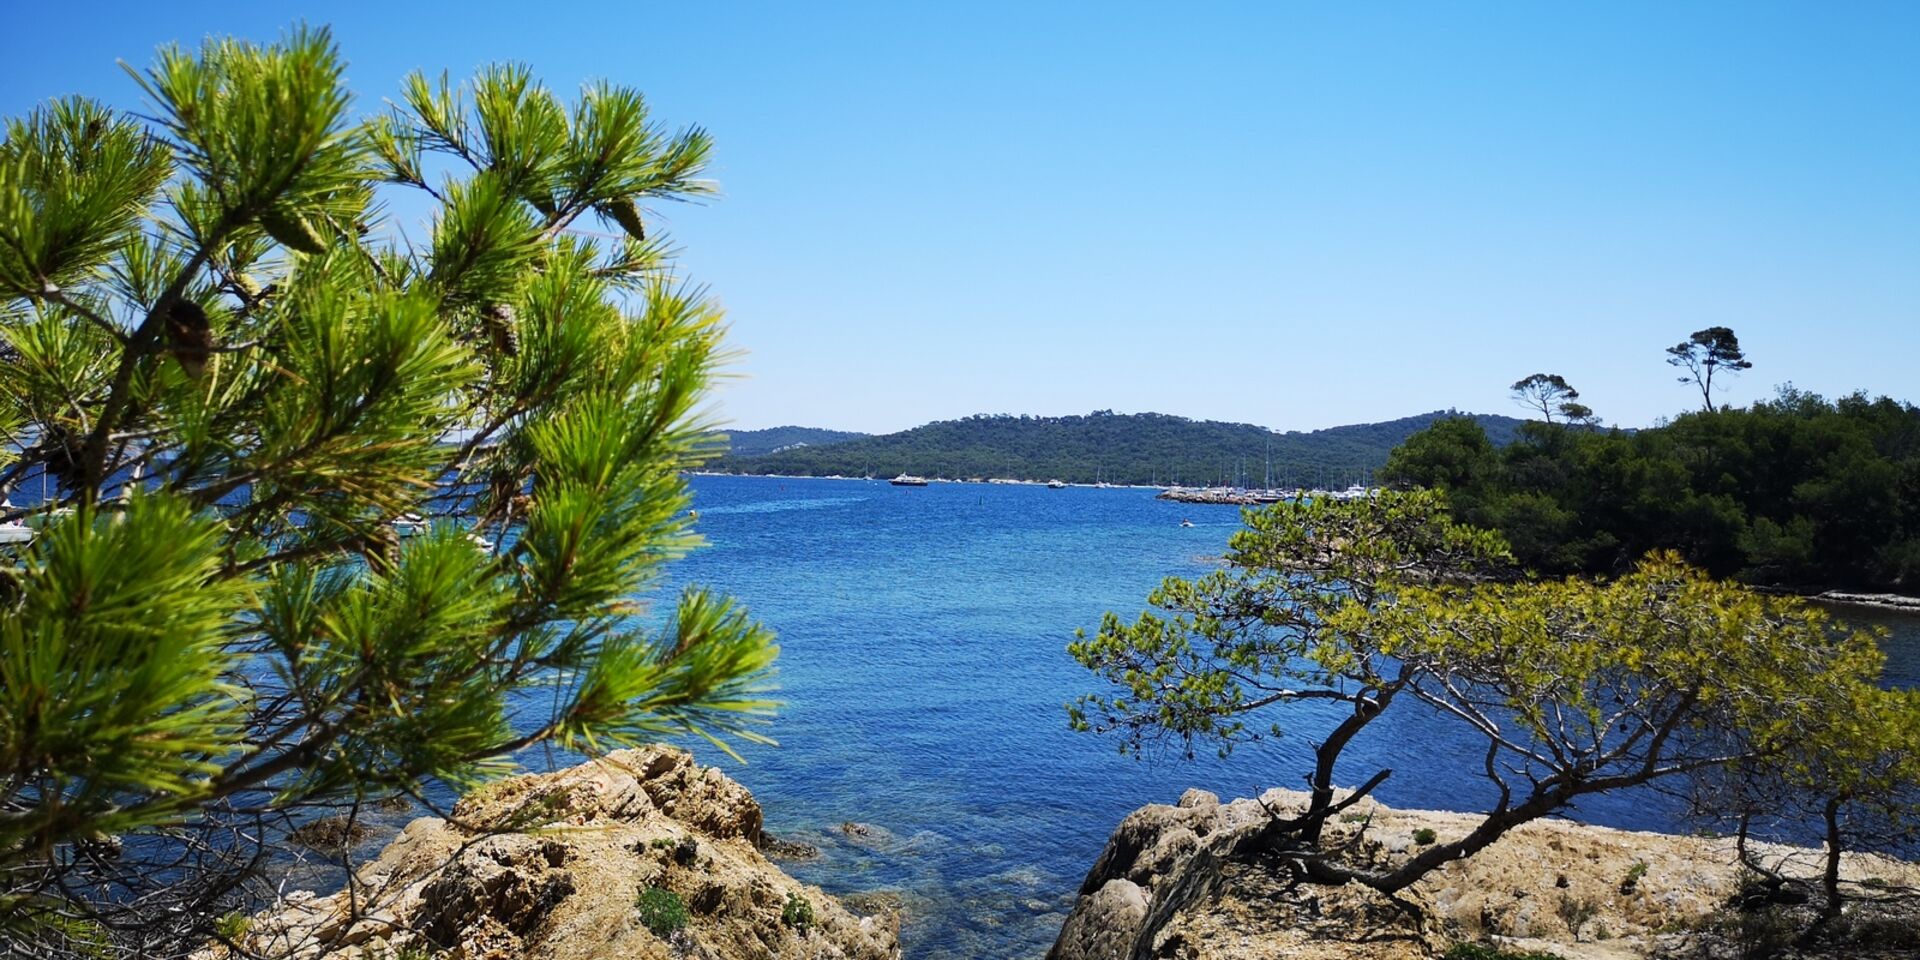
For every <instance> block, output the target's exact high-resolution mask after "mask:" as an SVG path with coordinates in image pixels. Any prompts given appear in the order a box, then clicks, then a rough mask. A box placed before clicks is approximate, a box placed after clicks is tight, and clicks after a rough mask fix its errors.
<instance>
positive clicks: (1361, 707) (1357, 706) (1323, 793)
mask: <svg viewBox="0 0 1920 960" xmlns="http://www.w3.org/2000/svg"><path fill="white" fill-rule="evenodd" d="M1395 692H1396V690H1395V688H1392V687H1388V688H1386V689H1384V690H1382V691H1380V692H1379V693H1378V694H1376V695H1375V696H1374V698H1373V699H1372V700H1371V701H1368V700H1365V699H1362V700H1359V701H1357V702H1355V703H1354V705H1353V713H1351V714H1349V715H1348V716H1347V717H1346V718H1345V719H1343V720H1341V721H1340V725H1339V726H1337V727H1334V728H1333V732H1332V733H1330V734H1328V735H1327V739H1326V740H1324V741H1322V742H1321V744H1320V746H1318V747H1316V748H1314V751H1313V775H1312V776H1311V777H1309V778H1308V780H1307V786H1308V788H1309V789H1310V790H1311V791H1312V794H1313V796H1312V799H1311V800H1309V801H1308V802H1307V812H1306V813H1305V814H1304V815H1303V816H1302V817H1301V818H1300V834H1299V835H1300V838H1301V839H1302V840H1304V841H1305V842H1307V843H1308V844H1317V843H1319V842H1320V830H1321V828H1322V827H1324V826H1325V825H1326V822H1327V816H1328V812H1329V811H1330V810H1331V809H1332V808H1333V765H1334V763H1335V762H1337V761H1338V760H1339V759H1340V751H1342V750H1345V749H1346V747H1347V744H1348V743H1349V742H1351V741H1352V740H1353V738H1354V737H1355V736H1358V735H1359V733H1360V731H1361V730H1363V729H1366V726H1367V724H1369V723H1372V722H1373V718H1375V717H1377V716H1379V715H1380V714H1381V712H1382V711H1384V710H1386V708H1387V704H1388V703H1389V702H1390V701H1392V700H1393V695H1394V693H1395Z"/></svg>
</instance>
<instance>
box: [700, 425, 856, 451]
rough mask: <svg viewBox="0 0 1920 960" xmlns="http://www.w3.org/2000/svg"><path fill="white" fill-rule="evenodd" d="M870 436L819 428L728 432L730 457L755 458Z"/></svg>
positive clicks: (773, 428) (770, 428) (782, 428)
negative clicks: (765, 454) (764, 454)
mask: <svg viewBox="0 0 1920 960" xmlns="http://www.w3.org/2000/svg"><path fill="white" fill-rule="evenodd" d="M867 436H872V434H867V433H855V432H853V431H851V430H822V429H821V428H819V427H768V428H767V429H765V430H729V431H727V451H728V456H730V457H757V456H760V455H761V454H763V453H777V452H779V451H782V450H788V449H794V448H800V447H824V446H827V445H828V444H834V443H845V442H846V441H848V440H858V439H860V438H861V437H867Z"/></svg>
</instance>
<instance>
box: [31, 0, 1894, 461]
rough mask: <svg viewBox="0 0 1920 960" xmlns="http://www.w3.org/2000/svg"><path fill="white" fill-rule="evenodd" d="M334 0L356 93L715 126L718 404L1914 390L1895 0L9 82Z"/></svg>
mask: <svg viewBox="0 0 1920 960" xmlns="http://www.w3.org/2000/svg"><path fill="white" fill-rule="evenodd" d="M303 17H304V18H306V19H308V20H310V21H312V22H314V23H330V24H332V25H333V26H334V28H335V31H336V34H337V36H338V38H339V40H340V42H341V45H342V47H343V49H344V51H345V53H346V56H347V57H348V59H349V60H350V61H351V64H352V67H351V71H350V75H351V79H352V82H353V84H354V86H355V88H356V90H357V92H358V93H359V95H360V100H359V101H358V105H359V106H360V107H361V108H363V109H377V108H378V107H379V106H380V101H381V99H382V98H384V97H388V96H391V95H393V94H394V92H395V91H396V90H397V88H398V81H399V79H400V78H401V76H402V75H404V74H405V73H406V72H407V71H409V70H411V69H414V68H416V67H424V68H427V69H430V70H433V71H438V70H440V69H443V68H444V69H449V70H451V71H453V73H454V74H455V75H456V76H459V75H464V74H467V73H469V72H470V71H471V70H472V68H474V67H475V66H477V65H479V64H482V63H485V62H488V61H493V60H503V59H514V60H523V61H526V62H529V63H531V64H532V65H533V66H534V67H535V68H536V69H537V70H538V71H539V72H540V73H541V74H542V75H543V76H544V77H545V78H546V79H547V81H548V82H549V84H550V85H552V86H553V87H554V88H556V89H557V90H560V91H562V92H563V93H568V94H570V93H571V92H572V91H573V90H575V89H577V84H578V83H579V82H581V81H583V80H588V79H594V78H609V79H612V80H615V81H617V82H621V83H626V84H632V85H634V86H637V87H639V88H641V89H643V90H645V91H646V92H647V93H648V95H649V97H650V99H651V100H652V102H653V103H654V106H655V110H656V113H657V114H658V115H659V116H660V117H662V118H664V119H667V120H669V121H673V122H676V123H678V122H699V123H701V124H704V125H706V126H708V127H709V128H710V129H711V130H712V131H713V132H714V134H715V135H716V137H717V139H718V144H719V163H718V166H717V168H716V170H715V171H714V172H715V175H716V176H717V178H718V179H719V180H720V181H721V183H722V186H723V188H724V191H725V194H724V198H723V199H722V200H721V201H719V202H718V203H717V204H715V205H712V206H706V207H683V206H673V207H670V208H668V209H665V210H662V211H660V212H661V213H662V214H664V215H665V216H666V217H667V218H668V220H669V222H670V226H671V229H672V231H673V233H674V236H675V238H676V239H677V240H678V241H679V242H680V243H681V244H683V245H684V246H685V248H686V256H685V259H684V264H685V267H686V270H687V272H688V274H689V275H690V276H692V277H694V278H696V279H698V280H701V281H704V282H706V283H708V284H710V285H711V286H712V287H713V289H714V291H715V292H716V293H717V294H718V295H719V296H720V298H721V299H722V300H723V301H724V302H725V304H726V305H727V307H728V310H729V314H730V316H731V318H732V323H733V337H734V341H735V343H736V345H738V346H739V347H742V348H744V349H745V350H746V351H748V354H747V356H746V358H745V359H744V360H743V361H741V362H740V363H739V364H738V365H737V367H736V368H735V371H736V373H738V374H740V377H739V378H738V379H736V380H734V381H732V382H729V383H728V384H727V385H726V386H725V387H724V388H723V391H722V393H721V395H720V405H721V408H722V412H723V413H724V414H725V415H726V416H728V417H729V418H731V419H732V421H733V422H734V423H735V424H736V425H737V426H739V427H742V428H751V427H764V426H772V425H776V424H783V423H798V424H804V425H811V426H826V427H839V428H845V429H857V430H869V431H886V430H895V429H901V428H905V427H909V426H913V425H915V424H918V423H921V422H924V421H927V420H931V419H944V418H949V417H955V416H964V415H967V414H971V413H983V412H984V413H999V412H1008V413H1035V414H1062V413H1084V412H1086V411H1089V410H1093V409H1097V408H1113V409H1116V410H1119V411H1122V412H1135V411H1144V410H1154V411H1160V412H1166V413H1178V414H1183V415H1187V416H1192V417H1203V418H1210V419H1225V420H1236V421H1249V422H1255V423H1262V424H1267V425H1270V426H1274V427H1277V428H1281V429H1310V428H1316V427H1322V426H1329V425H1334V424H1339V423H1349V422H1356V421H1366V420H1379V419H1386V418H1391V417H1396V416H1402V415H1406V414H1411V413H1416V412H1421V411H1426V410H1432V409H1435V408H1441V407H1449V406H1451V407H1459V408H1462V409H1471V410H1477V411H1489V412H1513V411H1514V410H1515V408H1514V407H1513V406H1512V405H1511V401H1509V399H1508V398H1507V394H1506V386H1507V385H1508V384H1510V383H1511V382H1512V381H1514V380H1517V379H1519V378H1520V377H1522V376H1524V375H1526V374H1529V373H1532V372H1534V371H1536V370H1541V371H1548V372H1555V373H1560V374H1563V375H1564V376H1566V377H1567V378H1568V379H1569V380H1571V381H1572V382H1573V383H1574V384H1575V385H1576V386H1577V387H1578V388H1580V390H1581V391H1582V393H1583V399H1585V400H1586V401H1588V402H1589V403H1590V404H1591V405H1592V406H1593V407H1594V408H1595V409H1596V411H1597V412H1598V413H1599V414H1600V415H1601V416H1602V417H1603V418H1604V419H1606V420H1608V421H1611V422H1618V423H1623V424H1627V425H1640V424H1646V423H1649V422H1652V421H1653V420H1655V419H1656V418H1658V417H1660V416H1663V415H1667V414H1671V413H1673V412H1676V411H1678V410H1680V409H1683V408H1685V407H1687V406H1688V405H1689V404H1690V402H1691V399H1692V398H1690V396H1689V394H1688V392H1687V391H1688V388H1685V387H1682V386H1680V385H1678V384H1676V383H1674V381H1673V371H1672V370H1671V369H1670V368H1668V367H1667V366H1665V365H1664V364H1663V363H1662V350H1663V348H1665V347H1666V346H1668V345H1670V344H1672V343H1674V342H1676V341H1678V340H1680V339H1682V338H1684V337H1685V336H1686V335H1687V334H1688V333H1689V332H1691V331H1693V330H1695V329H1698V328H1701V327H1706V326H1712V325H1726V326H1731V327H1733V328H1734V329H1735V330H1737V331H1738V332H1739V334H1740V337H1741V340H1742V342H1743V344H1744V345H1745V346H1746V347H1747V350H1748V354H1749V356H1750V357H1751V358H1752V359H1753V360H1754V361H1755V364H1756V366H1755V368H1754V369H1753V370H1752V371H1750V372H1749V373H1748V374H1746V376H1745V377H1744V378H1743V379H1741V380H1739V381H1736V382H1735V383H1734V384H1733V385H1732V387H1731V389H1729V390H1728V391H1727V392H1728V396H1729V398H1731V399H1733V400H1735V401H1745V400H1750V399H1754V398H1758V397H1764V396H1767V395H1769V394H1770V393H1771V391H1772V387H1773V385H1774V384H1777V383H1780V382H1783V381H1788V380H1791V381H1793V382H1794V383H1796V384H1797V385H1799V386H1801V387H1803V388H1806V389H1811V390H1816V391H1820V392H1823V393H1829V394H1834V393H1844V392H1848V391H1851V390H1853V389H1857V388H1865V389H1868V390H1871V391H1873V392H1876V393H1892V394H1894V395H1896V396H1902V397H1905V398H1908V399H1920V390H1917V389H1915V386H1916V382H1915V381H1916V378H1915V364H1916V359H1920V4H1913V3H1886V4H1876V3H1868V2H1848V3H1844V4H1829V3H1815V2H1805V3H1796V4H1771V3H1757V2H1738V3H1733V2H1728V3H1704V2H1696V3H1670V2H1659V3H1624V2H1621V3H1611V2H1610V3H1604V4H1600V3H1596V4H1587V5H1579V6H1576V5H1573V4H1561V3H1520V2H1514V3H1489V4H1474V3H1403V4H1402V3H1384V4H1344V3H1341V4H1336V3H1312V4H1308V3H1286V4H1282V3H1268V2H1261V3H1248V4H1244V5H1233V4H1209V3H1201V4H1159V5H1152V6H1147V5H1140V6H1122V5H1118V4H1108V3H1102V4H1094V3H1066V2H1058V3H1054V2H1047V3H1005V4H988V3H980V2H967V3H949V4H938V5H936V4H931V3H876V4H872V5H851V4H835V5H826V4H800V3H767V4H752V5H746V4H728V5H709V4H686V3H681V4H673V5H664V4H652V3H617V4H611V3H610V4H605V5H602V6H601V7H599V8H597V9H595V8H591V7H589V6H588V5H585V4H573V3H545V4H542V3H526V2H519V3H513V4H498V5H495V4H488V3H463V4H459V5H455V6H451V7H449V8H448V9H447V10H445V11H441V10H436V9H434V8H433V6H432V5H430V4H425V3H417V2H392V0H389V2H385V3H379V4H372V3H327V4H315V3H308V4H287V3H264V2H263V3H252V4H238V3H235V4H227V5H220V4H209V3H178V2H166V3H159V2H142V3H118V2H98V3H64V4H50V3H36V4H19V5H16V7H15V9H12V10H10V11H9V12H8V13H7V15H6V17H5V20H6V29H5V30H4V31H0V112H4V113H6V114H9V115H11V114H17V113H19V112H22V111H23V110H25V109H27V108H28V107H30V106H31V105H32V104H34V103H35V102H37V101H40V100H43V99H46V98H48V97H52V96H56V95H61V94H66V93H72V92H84V93H88V94H93V95H97V96H101V97H104V98H106V99H108V100H110V101H112V102H115V103H117V104H120V105H123V106H126V107H130V108H134V107H138V106H139V105H140V103H139V99H138V96H137V94H136V92H135V90H134V87H133V84H132V82H131V81H130V80H129V79H128V78H127V77H126V76H125V75H124V74H122V73H121V72H120V70H119V69H118V68H117V67H115V66H114V61H115V60H116V59H125V60H128V61H130V62H133V63H135V64H138V65H144V64H145V63H147V62H148V60H149V58H150V57H151V54H152V50H153V48H154V46H155V45H157V44H160V43H163V42H167V41H173V40H179V41H185V42H190V43H193V42H197V41H198V40H199V39H200V38H201V37H203V36H205V35H207V34H209V33H233V34H238V35H242V36H247V37H251V38H257V39H272V38H273V37H275V36H277V35H278V34H279V32H280V31H281V29H282V28H283V27H285V26H286V25H288V24H290V23H292V22H294V21H296V20H298V19H301V18H303Z"/></svg>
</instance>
